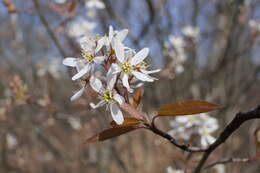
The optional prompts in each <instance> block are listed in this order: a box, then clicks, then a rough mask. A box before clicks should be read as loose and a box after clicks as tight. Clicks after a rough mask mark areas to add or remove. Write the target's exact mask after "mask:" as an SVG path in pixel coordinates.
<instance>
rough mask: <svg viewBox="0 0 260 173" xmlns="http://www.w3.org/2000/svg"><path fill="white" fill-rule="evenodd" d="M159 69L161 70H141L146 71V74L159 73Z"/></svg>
mask: <svg viewBox="0 0 260 173" xmlns="http://www.w3.org/2000/svg"><path fill="white" fill-rule="evenodd" d="M159 71H161V69H156V70H150V71H148V70H142V69H141V72H142V73H144V74H152V73H158V72H159Z"/></svg>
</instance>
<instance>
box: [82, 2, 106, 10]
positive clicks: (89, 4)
mask: <svg viewBox="0 0 260 173" xmlns="http://www.w3.org/2000/svg"><path fill="white" fill-rule="evenodd" d="M85 6H86V7H87V8H90V9H92V8H97V9H104V8H105V4H104V3H103V2H101V1H100V0H88V1H86V3H85Z"/></svg>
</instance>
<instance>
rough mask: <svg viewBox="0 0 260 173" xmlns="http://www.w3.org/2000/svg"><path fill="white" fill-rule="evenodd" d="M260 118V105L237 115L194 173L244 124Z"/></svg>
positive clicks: (205, 154) (209, 148)
mask: <svg viewBox="0 0 260 173" xmlns="http://www.w3.org/2000/svg"><path fill="white" fill-rule="evenodd" d="M256 118H260V105H259V106H257V107H256V108H255V109H253V110H251V111H248V112H239V113H237V114H236V116H235V118H234V119H233V120H232V121H231V122H230V123H229V124H228V125H227V127H226V128H225V129H224V130H223V131H222V133H221V134H220V136H219V137H218V138H217V140H216V141H215V142H214V143H213V144H211V145H210V146H209V147H208V149H207V150H206V151H205V153H204V155H203V157H202V158H201V160H200V162H199V164H198V166H197V167H196V169H195V171H194V173H199V172H200V171H201V169H202V167H203V165H204V164H205V162H206V160H207V159H208V157H209V156H210V154H211V153H212V152H213V151H214V150H215V149H216V148H217V147H219V146H220V145H221V144H222V143H224V142H225V141H226V140H227V138H228V137H230V135H231V134H232V133H233V132H234V131H236V130H237V129H238V128H239V127H240V126H241V125H242V124H243V123H244V122H246V121H248V120H251V119H256Z"/></svg>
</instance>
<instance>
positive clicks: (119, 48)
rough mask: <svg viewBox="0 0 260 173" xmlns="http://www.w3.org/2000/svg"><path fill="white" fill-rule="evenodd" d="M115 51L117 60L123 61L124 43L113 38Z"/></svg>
mask: <svg viewBox="0 0 260 173" xmlns="http://www.w3.org/2000/svg"><path fill="white" fill-rule="evenodd" d="M115 52H116V57H117V59H118V61H120V62H121V63H123V62H124V61H125V51H124V45H123V44H122V43H121V42H120V41H119V40H115Z"/></svg>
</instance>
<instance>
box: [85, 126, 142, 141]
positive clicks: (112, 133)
mask: <svg viewBox="0 0 260 173" xmlns="http://www.w3.org/2000/svg"><path fill="white" fill-rule="evenodd" d="M137 128H138V127H136V126H123V127H113V128H110V129H106V130H104V131H102V132H100V133H98V134H96V135H94V136H92V137H90V138H88V139H87V140H86V143H94V142H98V141H105V140H107V139H110V138H113V137H117V136H120V135H122V134H125V133H128V132H131V131H133V130H135V129H137Z"/></svg>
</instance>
